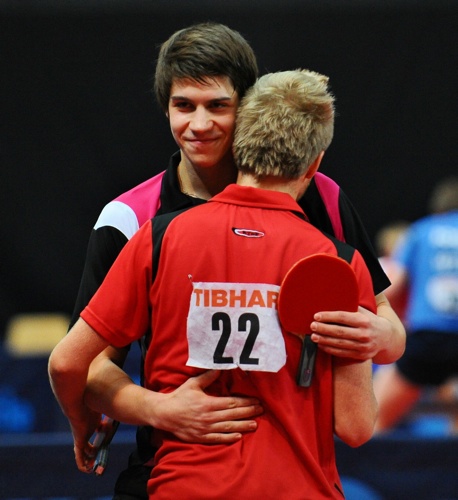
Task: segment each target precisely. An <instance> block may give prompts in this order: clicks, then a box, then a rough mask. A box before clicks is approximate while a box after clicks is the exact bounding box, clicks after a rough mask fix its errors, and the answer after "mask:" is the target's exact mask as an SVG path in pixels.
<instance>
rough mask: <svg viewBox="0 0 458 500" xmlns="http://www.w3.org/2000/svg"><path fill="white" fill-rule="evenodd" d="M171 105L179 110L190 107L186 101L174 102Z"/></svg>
mask: <svg viewBox="0 0 458 500" xmlns="http://www.w3.org/2000/svg"><path fill="white" fill-rule="evenodd" d="M173 105H174V106H175V108H180V109H186V108H189V107H190V104H189V102H186V101H176V102H174V103H173Z"/></svg>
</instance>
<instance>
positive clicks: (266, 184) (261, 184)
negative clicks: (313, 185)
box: [237, 172, 310, 201]
mask: <svg viewBox="0 0 458 500" xmlns="http://www.w3.org/2000/svg"><path fill="white" fill-rule="evenodd" d="M309 183H310V179H305V178H303V177H300V178H299V179H284V178H281V177H276V176H266V177H254V176H252V175H250V174H244V173H241V172H239V174H238V177H237V184H239V185H240V186H249V187H255V188H259V189H267V190H269V191H279V192H281V193H286V194H289V195H290V196H291V197H292V198H293V199H294V200H296V201H297V200H298V199H299V198H300V197H301V196H302V195H303V194H304V192H305V190H306V188H307V186H308V185H309Z"/></svg>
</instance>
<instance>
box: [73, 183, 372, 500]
mask: <svg viewBox="0 0 458 500" xmlns="http://www.w3.org/2000/svg"><path fill="white" fill-rule="evenodd" d="M300 215H302V217H301V216H300ZM322 252H326V253H330V254H333V255H336V254H337V250H336V247H335V244H334V242H333V240H332V239H331V238H330V237H328V236H325V235H324V234H323V233H321V232H320V231H319V230H317V229H316V228H314V227H313V226H312V225H311V224H309V223H308V222H307V221H306V220H304V218H303V212H302V210H301V208H300V207H299V205H298V204H297V203H295V202H294V201H293V199H292V198H291V197H290V196H289V195H287V194H284V193H279V192H272V191H265V190H259V189H254V188H249V187H241V186H236V185H231V186H229V187H228V188H226V189H225V190H224V191H223V192H222V193H220V194H219V195H217V196H215V197H214V198H213V199H212V200H210V202H209V203H207V204H205V205H202V206H200V207H197V208H193V209H191V210H188V211H187V212H185V213H183V214H181V215H179V216H177V217H176V218H175V219H174V220H173V221H172V222H171V223H170V225H169V226H168V228H167V230H166V231H165V234H164V237H163V241H162V249H161V254H160V260H159V267H158V270H157V275H156V276H155V279H154V280H153V279H152V275H153V271H152V255H153V248H152V224H145V225H144V226H143V227H142V228H141V229H140V230H139V231H138V232H137V233H136V234H135V235H134V236H133V238H132V240H131V241H130V242H129V243H128V244H127V245H126V246H125V247H124V249H123V251H122V252H121V254H120V256H119V258H118V259H117V261H116V262H115V264H114V265H113V267H112V269H111V270H110V272H109V274H108V275H107V277H106V279H105V281H104V283H103V284H102V286H101V288H100V289H99V291H98V292H97V293H96V295H95V297H94V298H93V299H92V300H91V302H90V304H89V306H88V307H87V308H86V309H85V310H84V311H83V313H82V317H83V318H84V319H85V320H86V321H87V322H88V323H89V324H90V325H91V326H92V327H93V328H94V329H95V330H96V331H97V332H98V333H99V334H100V335H102V336H103V337H104V338H106V339H107V340H108V341H109V342H110V343H112V344H114V345H115V346H123V345H126V344H129V343H130V342H132V341H133V340H135V339H138V338H140V337H141V336H142V335H143V334H144V333H145V331H147V329H150V330H151V331H152V332H153V333H152V338H151V344H150V346H149V349H148V352H147V355H146V360H145V386H146V387H147V388H149V389H152V390H154V391H161V392H169V391H172V390H174V389H175V388H177V387H178V386H180V385H181V384H183V382H184V381H185V380H187V379H188V378H189V377H192V376H194V375H197V374H199V373H201V372H202V371H203V370H205V369H207V368H208V367H212V366H213V367H218V366H219V365H218V363H221V365H220V366H221V368H230V366H231V363H232V364H233V365H235V366H236V367H235V368H234V369H227V370H224V371H222V375H221V376H220V378H219V379H218V380H217V381H216V382H215V383H214V384H212V386H210V388H208V392H209V393H210V394H215V395H241V396H253V397H257V398H258V399H259V400H260V401H261V402H262V405H263V407H264V410H265V411H264V414H263V415H262V416H261V417H258V419H257V420H258V428H257V430H256V431H255V432H253V433H251V434H246V435H244V436H243V438H242V439H241V440H240V441H238V442H236V443H233V444H230V445H226V444H224V445H202V444H192V443H184V442H181V441H180V440H178V439H177V438H176V437H174V436H173V435H171V434H168V433H164V432H159V431H155V433H154V436H155V443H154V444H155V445H157V446H158V452H157V453H156V456H155V459H154V468H153V470H152V473H151V479H150V480H149V482H148V492H149V494H150V495H153V498H155V499H170V498H186V499H189V500H191V499H196V500H197V499H199V500H203V499H206V498H208V499H215V498H218V499H220V500H222V499H232V498H234V497H237V498H239V499H250V500H254V499H257V498H263V499H275V500H278V499H279V498H285V499H288V500H295V499H298V500H299V499H301V500H302V499H311V500H319V499H329V498H343V494H342V493H341V491H342V488H341V484H340V480H339V476H338V472H337V469H336V464H335V453H334V434H333V394H332V357H331V356H329V355H326V354H325V353H323V352H322V351H319V352H318V354H317V360H316V365H315V374H314V379H313V383H312V385H311V387H309V388H304V387H299V386H298V385H297V384H296V373H297V367H298V363H299V357H300V352H301V341H300V340H299V339H298V338H297V337H296V336H294V335H292V334H290V333H287V332H284V331H281V330H280V337H281V339H279V338H278V330H277V329H278V328H279V325H278V320H277V326H276V319H275V318H276V314H275V312H276V311H275V300H274V299H272V298H273V297H275V291H276V290H277V291H278V286H279V285H280V283H281V281H282V279H283V277H284V275H285V274H286V272H287V271H288V270H289V269H290V267H291V266H292V265H293V264H294V263H295V262H297V261H298V260H299V259H301V258H303V257H305V256H307V255H311V254H314V253H322ZM351 265H352V267H353V269H354V271H355V273H356V276H357V280H358V283H359V289H360V305H362V306H363V307H366V308H368V309H370V310H372V311H375V301H374V295H373V289H372V283H371V278H370V275H369V272H368V270H367V268H366V266H365V264H364V261H363V259H362V257H361V256H360V254H359V253H358V252H356V251H355V253H354V256H353V259H352V262H351ZM247 284H251V285H250V286H248V285H247ZM304 286H313V283H310V284H308V283H307V284H304ZM205 308H208V311H209V314H208V315H207V314H206V309H205ZM272 311H273V313H274V314H273V315H272V314H271V313H272ZM242 317H244V318H249V319H248V321H245V322H243V321H241V318H242ZM199 318H201V324H199ZM211 318H217V320H216V321H214V323H213V324H208V323H207V321H210V322H211ZM258 319H259V325H261V326H260V327H259V330H260V334H259V336H258V337H256V340H255V342H254V345H253V346H252V347H251V348H250V350H249V355H248V357H247V356H245V358H247V359H248V360H247V359H245V358H244V355H243V353H244V352H245V351H246V349H245V348H246V341H244V340H243V339H244V337H243V332H244V331H245V330H246V334H249V333H251V332H252V331H253V329H254V328H256V324H257V323H256V322H257V321H258ZM264 325H266V328H265V330H266V331H268V332H270V333H268V334H267V335H264V337H265V338H264V337H263V334H264ZM211 332H213V337H214V338H213V337H211V336H209V335H210V333H211ZM206 335H207V337H206ZM223 337H224V340H225V342H226V343H225V344H224V346H226V347H228V351H227V352H229V350H230V349H232V350H231V351H230V352H231V356H228V355H227V352H226V350H225V349H222V350H221V349H220V348H221V342H222V341H223ZM245 338H246V335H245ZM203 340H204V341H205V342H202V341H203ZM232 340H233V343H232V344H231V345H230V343H231V342H232ZM200 341H201V342H200ZM270 341H272V344H271V345H270V344H269V342H270ZM199 342H200V344H199ZM258 342H259V344H260V345H259V346H258V345H257V344H258ZM282 343H283V344H282ZM281 344H282V345H283V349H284V351H285V354H286V357H285V358H282V355H283V354H282V352H281V351H282V345H281ZM190 346H191V347H192V348H190ZM224 346H223V347H224ZM258 347H259V348H258ZM229 348H230V349H229ZM194 349H195V352H196V353H197V355H196V356H194V355H193V350H194ZM272 353H273V354H272ZM245 354H246V352H245ZM269 356H270V357H269ZM244 359H245V361H244ZM244 362H246V363H248V364H244ZM252 362H254V363H256V362H259V363H260V364H261V366H262V367H263V368H262V370H263V371H261V370H259V369H257V367H256V365H254V366H249V364H250V363H252ZM212 363H213V365H212ZM263 363H264V364H263ZM279 365H280V366H279ZM276 370H278V371H276Z"/></svg>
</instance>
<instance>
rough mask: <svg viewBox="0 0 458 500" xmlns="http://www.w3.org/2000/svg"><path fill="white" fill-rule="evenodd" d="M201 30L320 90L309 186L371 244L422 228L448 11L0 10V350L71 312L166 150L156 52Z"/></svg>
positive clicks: (334, 0)
mask: <svg viewBox="0 0 458 500" xmlns="http://www.w3.org/2000/svg"><path fill="white" fill-rule="evenodd" d="M208 20H212V21H219V22H223V23H225V24H228V25H229V26H230V27H232V28H234V29H236V30H238V31H240V32H241V33H242V34H243V35H244V36H245V37H246V38H247V39H248V41H249V42H250V43H251V45H252V46H253V48H254V50H255V52H256V54H257V56H258V62H259V68H260V71H261V73H266V72H271V71H279V70H286V69H294V68H299V67H302V68H310V69H313V70H316V71H319V72H321V73H324V74H326V75H328V76H329V77H330V82H331V87H332V89H333V92H334V93H335V95H336V97H337V102H336V107H337V112H338V116H337V120H336V131H335V138H334V141H333V143H332V145H331V147H330V149H329V151H328V153H327V155H326V156H325V159H324V163H323V164H322V167H321V171H322V172H324V173H326V174H328V175H330V176H331V177H333V178H334V179H335V180H336V181H337V182H338V183H339V184H340V185H341V186H342V187H343V189H344V190H345V191H346V192H347V194H348V195H349V196H350V198H351V199H352V201H353V202H354V204H355V205H356V207H357V209H358V210H359V212H360V214H361V216H362V218H363V221H364V222H365V225H366V228H367V230H368V232H369V234H370V236H371V237H372V238H375V235H376V233H377V231H378V230H379V229H380V228H381V227H382V226H384V225H385V224H387V223H388V222H390V221H392V220H396V219H405V220H408V221H413V220H415V219H417V218H418V217H420V216H422V215H424V214H426V212H427V200H428V197H429V195H430V192H431V189H432V187H433V185H434V184H435V183H436V181H437V180H438V179H439V178H442V177H445V176H448V175H450V174H456V173H457V164H456V161H455V153H456V142H457V141H456V139H457V111H458V106H457V105H458V96H457V87H458V71H457V61H458V57H457V56H458V36H457V34H458V1H456V0H449V1H447V0H434V1H430V0H418V1H414V0H397V1H394V0H353V1H346V0H315V1H310V0H282V1H278V0H276V1H273V0H226V1H220V0H193V1H189V0H125V1H122V0H111V1H110V0H79V1H78V0H54V1H52V0H35V1H33V0H0V64H1V66H0V69H1V77H0V112H1V120H0V128H1V134H0V155H1V156H0V158H1V168H0V176H1V177H0V179H1V182H0V186H1V188H0V189H1V197H0V213H1V224H0V235H1V237H0V252H1V253H0V256H1V258H0V335H1V336H3V335H4V333H5V332H6V330H7V325H8V322H9V320H10V319H11V318H13V317H14V316H15V315H17V314H19V313H48V312H59V313H63V314H64V315H68V314H70V313H71V310H72V308H73V302H74V300H75V296H76V292H77V288H78V285H79V279H80V275H81V271H82V267H83V263H84V258H85V252H86V245H87V241H88V237H89V233H90V230H91V227H92V226H93V224H94V223H95V221H96V219H97V216H98V214H99V212H100V210H101V209H102V207H103V206H104V205H105V204H106V203H107V202H108V201H110V200H111V199H112V198H114V197H115V196H117V195H118V194H120V193H121V192H123V191H125V190H127V189H129V188H131V187H133V186H134V185H136V184H138V183H139V182H141V181H143V180H145V179H147V178H149V177H151V176H152V175H154V174H155V173H157V172H159V171H161V170H163V169H164V168H165V167H166V166H167V161H168V158H169V156H170V154H171V153H172V152H174V151H175V145H174V143H173V140H172V138H171V134H170V131H169V129H168V124H167V121H166V119H165V117H164V116H163V115H162V113H161V112H160V110H159V108H158V106H157V105H156V103H155V101H154V97H153V94H152V92H151V87H152V79H153V73H154V67H155V59H156V56H157V50H158V46H159V44H160V43H162V42H163V41H164V40H165V39H166V38H167V37H168V36H169V35H170V34H171V33H172V32H174V31H175V30H177V29H179V28H182V27H185V26H188V25H190V24H192V23H195V22H201V21H208ZM34 362H38V363H40V367H39V368H37V369H38V370H39V373H40V377H41V376H42V379H41V380H42V382H43V383H44V384H47V380H46V370H45V358H41V359H39V360H38V361H36V360H34V361H32V360H31V359H30V358H28V361H27V363H28V364H27V366H28V367H29V370H28V371H27V370H25V371H24V368H23V365H18V364H17V363H16V364H14V363H13V364H11V360H10V359H9V358H8V357H6V358H5V359H3V358H2V359H0V377H1V379H0V389H1V386H2V381H3V383H4V382H5V380H7V377H8V374H9V376H10V377H11V378H12V379H16V380H17V379H21V377H22V381H23V388H22V390H21V391H19V393H18V394H15V395H14V394H13V396H14V397H16V396H17V397H18V398H19V399H18V404H25V405H27V397H26V396H27V394H28V392H29V393H32V395H30V397H31V398H32V399H33V398H35V400H37V399H38V401H41V406H40V403H36V401H34V408H29V410H30V411H31V412H32V413H33V414H34V416H35V417H34V418H35V419H37V418H38V421H39V422H41V423H40V425H38V427H39V429H38V430H45V431H49V430H56V429H60V426H61V425H62V422H60V423H59V422H56V421H55V418H56V417H55V416H54V417H53V418H50V412H49V408H51V407H52V408H54V407H53V406H52V405H53V403H52V395H50V391H49V388H48V392H47V393H46V397H45V396H43V395H42V394H41V393H40V391H38V390H37V389H36V388H35V386H34V385H33V384H31V383H30V380H28V379H27V378H26V379H24V373H28V376H29V378H30V377H31V378H37V376H36V374H35V373H36V372H35V371H34V369H33V368H32V367H33V366H34V365H33V363H34ZM19 373H20V374H21V375H19ZM27 391H28V392H27ZM1 396H2V394H1V392H0V403H1ZM7 396H8V394H7ZM21 398H25V402H24V401H23V400H21ZM4 408H5V407H4ZM26 409H27V408H26ZM53 411H54V410H53ZM37 415H38V416H37ZM40 415H41V417H40ZM53 415H54V413H53ZM40 418H41V420H40ZM0 424H1V422H0ZM34 425H35V428H33V430H37V428H36V427H37V424H36V423H35V424H34ZM12 449H14V450H16V451H17V446H16V445H14V446H13V448H12ZM366 449H367V448H366ZM455 450H456V447H455ZM8 453H10V452H9V451H8ZM426 453H427V452H425V455H426ZM376 454H377V455H379V452H378V451H376ZM455 458H456V455H455ZM370 460H371V459H369V461H370ZM388 460H390V459H388ZM364 462H365V463H367V460H366V459H364ZM2 463H4V462H2ZM419 470H420V468H419ZM78 477H80V476H78ZM422 477H423V478H426V477H427V474H423V475H422ZM428 480H429V479H428ZM416 481H417V483H418V477H417V478H416ZM420 483H421V481H420ZM455 485H456V483H455ZM455 491H456V489H455ZM2 493H3V492H1V490H0V497H1V498H7V496H5V495H2ZM6 493H8V494H9V495H10V496H11V498H13V495H12V494H11V492H6ZM450 495H451V494H449V496H447V499H450V498H458V497H455V496H453V495H451V496H450ZM23 496H24V495H23ZM50 496H51V495H50ZM407 497H408V496H403V497H402V498H407ZM414 497H415V498H420V497H419V496H415V495H413V496H411V498H414ZM14 498H15V497H14ZM81 498H85V497H84V495H83V496H81ZM87 498H89V497H87ZM367 498H369V497H367ZM374 498H375V497H374ZM387 498H388V497H387ZM389 498H397V497H396V494H395V493H390V495H389ZM399 498H401V497H399ZM430 498H432V497H430ZM437 498H445V496H444V497H442V496H437Z"/></svg>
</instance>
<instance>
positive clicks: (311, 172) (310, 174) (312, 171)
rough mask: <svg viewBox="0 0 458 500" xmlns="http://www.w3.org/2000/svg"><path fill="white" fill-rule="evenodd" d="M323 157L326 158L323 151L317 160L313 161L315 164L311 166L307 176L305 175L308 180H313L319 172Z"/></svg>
mask: <svg viewBox="0 0 458 500" xmlns="http://www.w3.org/2000/svg"><path fill="white" fill-rule="evenodd" d="M323 156H324V151H321V153H320V154H319V155H318V156H317V157H316V159H315V160H314V161H313V163H312V164H311V165H310V166H309V168H308V170H307V172H306V174H305V177H306V178H307V179H311V178H312V177H313V176H314V175H315V174H316V173H317V171H318V169H319V168H320V163H321V160H322V159H323Z"/></svg>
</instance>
